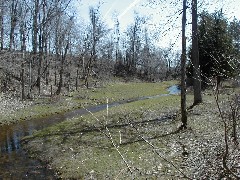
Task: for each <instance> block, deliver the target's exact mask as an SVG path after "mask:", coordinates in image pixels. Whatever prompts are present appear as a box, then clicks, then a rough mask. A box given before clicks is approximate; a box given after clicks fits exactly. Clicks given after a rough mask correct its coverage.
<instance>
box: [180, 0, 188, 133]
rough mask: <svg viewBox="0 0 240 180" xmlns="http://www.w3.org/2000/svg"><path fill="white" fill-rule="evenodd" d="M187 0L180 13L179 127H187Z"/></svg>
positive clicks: (184, 0) (184, 1)
mask: <svg viewBox="0 0 240 180" xmlns="http://www.w3.org/2000/svg"><path fill="white" fill-rule="evenodd" d="M186 3H187V0H183V15H182V58H181V115H182V117H181V121H182V125H181V127H180V129H186V128H187V110H186V35H185V32H186V9H187V5H186Z"/></svg>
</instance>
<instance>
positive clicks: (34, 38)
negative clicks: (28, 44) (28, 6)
mask: <svg viewBox="0 0 240 180" xmlns="http://www.w3.org/2000/svg"><path fill="white" fill-rule="evenodd" d="M38 13H39V0H35V1H34V14H33V32H32V49H33V54H34V55H35V54H36V53H37V38H38V37H37V34H38V20H37V18H38Z"/></svg>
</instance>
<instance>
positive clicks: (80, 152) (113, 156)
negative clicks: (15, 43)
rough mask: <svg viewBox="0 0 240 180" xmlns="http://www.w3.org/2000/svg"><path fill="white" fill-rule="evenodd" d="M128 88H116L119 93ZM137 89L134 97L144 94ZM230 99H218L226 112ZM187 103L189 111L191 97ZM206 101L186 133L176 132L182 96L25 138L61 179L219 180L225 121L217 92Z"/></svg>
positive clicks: (133, 105) (206, 96) (224, 94)
mask: <svg viewBox="0 0 240 180" xmlns="http://www.w3.org/2000/svg"><path fill="white" fill-rule="evenodd" d="M151 85H152V84H148V86H149V87H151ZM155 85H156V84H155ZM124 86H125V87H126V84H123V85H117V86H116V87H118V88H117V89H118V90H119V91H121V90H122V89H124V88H123V87H124ZM145 86H146V85H145ZM166 86H167V85H166ZM109 87H114V86H109ZM106 89H107V88H106ZM106 89H105V91H104V92H105V93H106ZM126 89H128V88H126ZM139 89H140V88H136V89H135V93H132V94H140V93H141V92H140V91H138V90H139ZM150 89H151V88H150ZM160 89H161V88H160ZM162 90H164V88H162ZM125 91H128V90H125ZM141 91H142V90H141ZM149 91H150V90H149ZM94 92H95V93H96V94H93V95H92V94H89V97H95V98H96V97H99V98H98V99H99V102H100V101H101V100H102V101H104V100H105V98H106V96H105V98H102V99H101V97H100V96H99V95H98V93H100V92H101V90H100V89H98V90H97V91H96V90H95V91H94ZM111 92H113V93H114V94H117V95H118V96H117V97H116V98H119V99H118V100H120V99H122V98H124V99H125V97H123V96H122V97H119V96H120V94H121V95H124V93H121V92H117V91H113V90H112V91H109V92H108V93H109V94H108V96H107V97H108V98H109V97H115V96H114V95H113V94H110V93H111ZM144 93H145V92H144ZM230 94H233V92H232V90H230V91H228V90H227V91H223V92H222V93H221V94H220V95H219V103H220V108H221V109H223V110H224V111H225V110H227V109H228V107H229V103H231V98H232V97H231V96H230ZM145 95H146V94H145ZM148 95H149V94H148ZM151 95H154V93H153V94H151ZM131 96H132V95H129V97H131ZM139 96H140V95H139ZM129 97H128V98H129ZM131 98H133V97H131ZM187 98H188V106H189V105H191V102H192V99H193V97H192V95H191V94H188V96H187ZM203 98H204V103H202V104H200V105H198V106H195V107H194V108H193V109H191V110H189V111H188V126H189V128H188V129H187V130H184V131H178V127H179V126H180V115H179V108H180V97H179V96H176V95H174V96H162V97H158V98H154V99H145V100H141V101H136V102H131V103H128V104H123V105H120V106H118V107H113V108H110V109H108V111H107V110H105V111H101V112H98V113H94V114H93V115H84V116H81V117H76V118H73V119H70V120H68V121H65V122H62V123H60V124H57V125H55V126H51V127H49V128H46V129H44V130H42V131H38V132H36V133H34V135H33V136H29V137H26V138H25V139H24V141H23V142H24V147H25V149H27V150H28V152H29V154H30V155H31V156H32V157H34V158H39V159H41V160H43V161H46V162H48V163H49V166H50V167H51V168H53V169H54V170H55V171H56V173H57V174H58V177H60V178H62V179H91V178H95V179H134V178H136V179H186V177H188V178H192V179H204V178H206V177H207V176H208V177H209V178H210V179H211V178H212V179H218V178H220V177H221V176H222V175H223V174H224V169H223V168H222V163H221V159H222V158H221V157H222V154H223V152H224V143H223V137H224V128H223V122H222V120H221V119H220V116H219V112H218V108H217V106H216V103H215V97H214V95H213V93H212V92H211V91H206V92H205V93H204V96H203ZM96 99H97V98H96ZM112 99H114V98H112ZM238 130H239V126H238ZM237 150H238V149H237ZM237 152H239V151H234V152H232V154H233V155H236V156H237V154H238V155H239V153H237ZM231 158H232V157H231ZM231 158H230V157H229V159H231ZM232 159H233V158H232ZM235 160H236V158H235ZM231 163H233V164H234V163H238V162H235V161H234V160H233V161H231Z"/></svg>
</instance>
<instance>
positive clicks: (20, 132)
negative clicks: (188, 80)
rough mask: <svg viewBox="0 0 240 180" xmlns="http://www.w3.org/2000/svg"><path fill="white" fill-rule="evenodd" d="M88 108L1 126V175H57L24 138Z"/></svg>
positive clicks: (97, 108)
mask: <svg viewBox="0 0 240 180" xmlns="http://www.w3.org/2000/svg"><path fill="white" fill-rule="evenodd" d="M168 91H169V94H178V93H180V89H179V87H178V86H172V87H170V88H169V89H168ZM169 94H161V95H157V96H148V97H140V98H136V99H131V100H123V101H120V102H114V103H110V104H108V106H109V107H113V106H118V105H120V104H125V103H130V102H134V101H139V100H144V99H151V98H157V97H160V96H165V95H169ZM106 106H107V105H106V104H103V105H98V106H93V107H89V108H88V111H91V112H93V113H94V112H98V111H101V110H104V109H106ZM88 111H87V110H86V109H77V110H74V111H71V112H67V113H65V114H62V115H54V116H51V117H47V118H41V119H35V120H29V121H23V122H19V123H17V124H13V125H5V126H0V179H55V176H54V173H53V172H52V171H50V170H48V169H47V168H46V164H43V163H40V162H39V161H37V160H33V159H30V158H28V156H27V155H26V152H25V151H23V150H22V148H21V143H20V140H21V138H22V137H24V136H27V135H31V134H32V133H33V132H34V131H36V130H40V129H43V128H45V127H48V126H50V125H52V124H56V123H59V122H61V121H64V120H66V119H68V118H72V117H75V116H78V115H84V114H86V113H88Z"/></svg>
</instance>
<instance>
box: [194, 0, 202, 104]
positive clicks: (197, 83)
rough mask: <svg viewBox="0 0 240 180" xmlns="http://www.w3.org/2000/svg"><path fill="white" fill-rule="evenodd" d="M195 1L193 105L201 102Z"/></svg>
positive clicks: (195, 4)
mask: <svg viewBox="0 0 240 180" xmlns="http://www.w3.org/2000/svg"><path fill="white" fill-rule="evenodd" d="M197 19H198V15H197V0H192V60H193V79H194V81H193V90H194V102H193V105H196V104H198V103H201V102H202V94H201V75H200V67H199V50H198V29H197Z"/></svg>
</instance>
